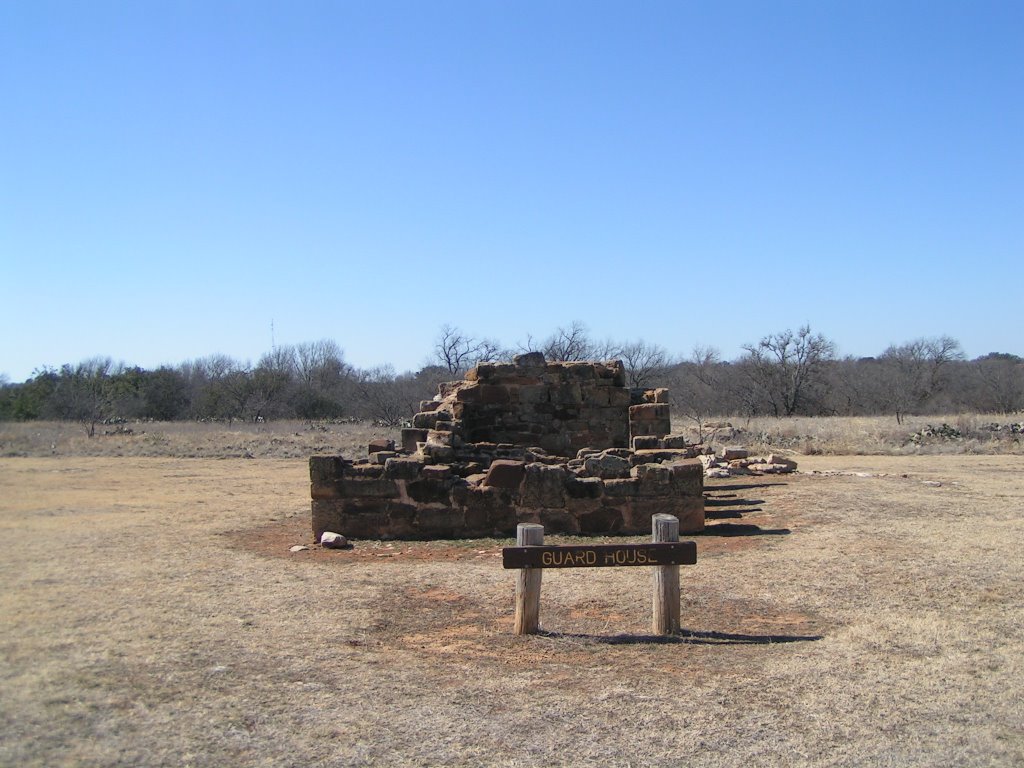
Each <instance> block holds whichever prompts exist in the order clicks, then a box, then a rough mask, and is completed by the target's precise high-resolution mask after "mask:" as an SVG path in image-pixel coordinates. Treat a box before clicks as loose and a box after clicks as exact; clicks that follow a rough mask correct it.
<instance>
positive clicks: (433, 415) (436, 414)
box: [412, 410, 451, 429]
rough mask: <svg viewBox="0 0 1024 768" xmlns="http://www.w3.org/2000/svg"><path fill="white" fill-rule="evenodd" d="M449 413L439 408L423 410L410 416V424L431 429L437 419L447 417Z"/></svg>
mask: <svg viewBox="0 0 1024 768" xmlns="http://www.w3.org/2000/svg"><path fill="white" fill-rule="evenodd" d="M450 415H451V414H449V413H447V412H444V411H440V410H436V411H423V412H421V413H417V414H416V415H415V416H413V417H412V425H413V426H414V427H416V428H418V429H433V428H434V425H435V424H437V422H438V420H439V419H447V418H449V417H450Z"/></svg>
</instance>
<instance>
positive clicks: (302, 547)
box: [288, 544, 309, 552]
mask: <svg viewBox="0 0 1024 768" xmlns="http://www.w3.org/2000/svg"><path fill="white" fill-rule="evenodd" d="M307 549H309V547H307V546H305V545H303V544H296V545H295V546H294V547H289V548H288V551H289V552H305V551H306V550H307Z"/></svg>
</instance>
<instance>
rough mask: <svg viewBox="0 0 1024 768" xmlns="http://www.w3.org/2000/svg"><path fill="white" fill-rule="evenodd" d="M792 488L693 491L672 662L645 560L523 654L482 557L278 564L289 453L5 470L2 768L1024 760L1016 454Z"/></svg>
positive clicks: (546, 602) (607, 576)
mask: <svg viewBox="0 0 1024 768" xmlns="http://www.w3.org/2000/svg"><path fill="white" fill-rule="evenodd" d="M241 439H242V438H239V440H241ZM246 439H248V438H246ZM801 469H805V470H838V471H842V472H844V473H846V474H841V475H826V474H819V475H814V474H798V475H793V476H788V477H784V478H774V479H751V478H744V480H745V481H746V482H738V481H730V480H726V481H721V482H719V483H718V484H716V485H711V486H710V487H709V506H708V510H709V515H710V517H711V520H710V522H711V524H712V526H713V527H712V528H711V529H710V531H709V534H708V535H706V536H702V537H699V538H698V552H699V555H698V557H699V562H698V565H696V566H692V567H687V568H685V569H684V572H683V583H684V605H683V623H684V626H685V628H686V631H685V632H684V634H683V635H681V636H680V637H678V638H675V639H674V640H672V641H670V642H663V641H659V640H658V639H656V638H652V637H649V636H648V635H647V631H648V630H647V623H648V621H649V613H650V606H649V599H650V589H651V587H650V580H651V574H650V572H649V571H648V570H647V569H641V568H635V569H594V570H565V571H549V572H547V573H546V574H545V576H544V580H545V581H544V597H543V601H542V616H541V618H542V622H543V624H544V626H545V627H546V628H547V629H548V630H549V631H551V632H552V634H548V635H542V636H537V637H515V636H512V635H511V634H510V632H509V630H510V627H511V608H512V593H513V583H514V580H513V576H512V573H511V572H505V571H503V570H502V569H501V567H500V561H499V559H498V557H497V555H498V552H499V547H500V546H501V545H502V544H503V543H504V542H501V541H495V540H481V541H472V542H431V543H416V544H413V543H405V542H395V543H392V544H391V545H388V544H384V543H380V542H360V543H358V544H357V547H356V549H355V550H353V551H350V552H328V551H323V550H316V549H314V550H311V551H307V552H299V553H295V554H292V553H290V552H288V545H290V544H293V543H307V544H309V543H311V542H310V533H309V530H308V528H309V518H308V515H309V512H308V475H307V471H306V465H305V461H304V459H302V458H298V459H275V458H257V459H254V460H235V459H227V460H222V461H204V460H197V459H181V458H147V457H141V458H136V457H124V458H107V457H64V456H58V457H45V458H36V457H29V458H4V459H0V499H2V501H0V584H2V587H3V589H2V590H0V618H2V621H0V627H2V629H0V648H2V658H3V660H4V663H3V665H0V722H2V723H3V728H2V730H0V765H4V766H7V765H11V766H14V765H17V766H62V765H66V766H72V765H73V766H79V765H88V766H100V765H102V766H113V765H118V766H137V765H147V766H150V765H153V766H161V765H167V766H182V765H192V766H225V765H247V766H282V765H284V766H309V765H332V766H350V765H351V766H355V765H387V766H414V765H416V766H423V765H495V766H534V765H579V764H597V765H611V766H626V765H630V766H645V765H665V764H668V763H670V762H671V763H676V764H678V763H682V764H687V765H707V766H739V765H743V766H748V765H787V766H789V765H793V766H809V765H815V766H818V765H872V766H874V765H907V766H910V765H913V766H917V765H957V766H961V765H967V766H970V765H1007V766H1010V765H1020V764H1022V763H1024V705H1022V703H1021V696H1020V691H1021V690H1022V689H1024V662H1022V659H1024V637H1022V633H1021V627H1022V626H1024V597H1022V593H1021V584H1022V582H1024V579H1022V576H1024V572H1022V554H1021V553H1022V552H1024V522H1022V520H1021V508H1022V501H1024V480H1022V476H1021V470H1022V465H1021V461H1020V458H1019V456H957V457H949V456H926V457H897V456H882V457H864V456H860V457H841V458H837V457H825V456H812V457H804V458H802V459H801ZM926 482H927V483H930V484H928V485H926V484H925V483H926ZM936 484H937V485H936ZM727 534H728V535H727Z"/></svg>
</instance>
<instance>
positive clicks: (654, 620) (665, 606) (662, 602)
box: [651, 514, 679, 635]
mask: <svg viewBox="0 0 1024 768" xmlns="http://www.w3.org/2000/svg"><path fill="white" fill-rule="evenodd" d="M651 537H652V539H653V540H654V541H655V542H656V543H657V542H663V541H679V518H678V517H675V516H674V515H665V514H658V515H654V516H653V517H652V518H651ZM651 631H652V632H654V634H656V635H672V634H675V633H676V632H678V631H679V566H678V565H659V566H656V567H655V568H654V613H653V616H652V617H651Z"/></svg>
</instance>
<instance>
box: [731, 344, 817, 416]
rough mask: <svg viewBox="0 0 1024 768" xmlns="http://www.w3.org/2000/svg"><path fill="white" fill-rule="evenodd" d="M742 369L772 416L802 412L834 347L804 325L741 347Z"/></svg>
mask: <svg viewBox="0 0 1024 768" xmlns="http://www.w3.org/2000/svg"><path fill="white" fill-rule="evenodd" d="M743 349H744V350H745V351H746V355H745V356H744V358H743V359H742V360H741V363H743V366H742V368H743V370H744V372H745V374H746V376H747V378H748V380H749V381H750V383H751V384H752V385H753V387H754V389H755V390H756V391H758V392H759V393H760V394H762V395H763V396H764V397H765V398H766V399H767V401H768V403H769V404H770V407H771V409H772V413H773V414H774V415H775V416H792V415H793V414H795V413H797V412H800V411H802V410H803V409H804V408H805V406H806V405H807V404H808V403H809V401H810V400H811V399H812V397H813V395H814V394H817V393H816V390H817V389H818V388H819V387H820V385H821V384H822V382H823V373H824V368H825V364H826V362H827V361H829V360H831V359H832V358H833V357H834V355H835V344H833V343H832V342H831V341H829V340H828V339H826V338H825V337H824V336H823V335H822V334H820V333H812V332H811V327H810V326H809V325H805V326H803V327H801V328H800V329H799V330H797V332H796V333H793V331H791V330H788V329H787V330H785V331H782V332H781V333H774V334H771V335H769V336H765V337H764V338H763V339H761V340H760V341H759V342H758V343H757V344H746V345H744V346H743Z"/></svg>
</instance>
